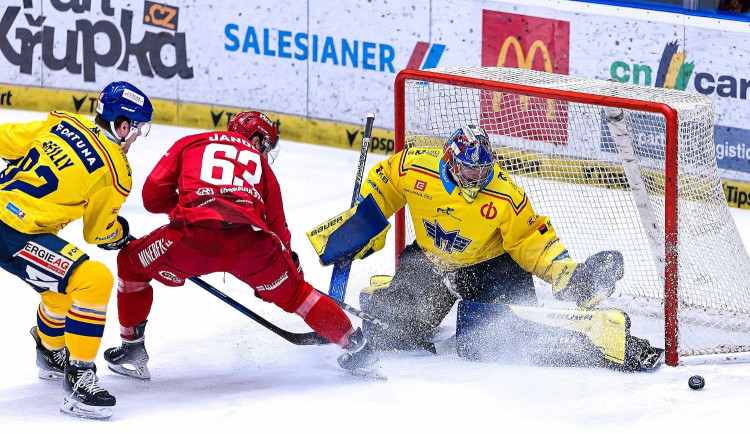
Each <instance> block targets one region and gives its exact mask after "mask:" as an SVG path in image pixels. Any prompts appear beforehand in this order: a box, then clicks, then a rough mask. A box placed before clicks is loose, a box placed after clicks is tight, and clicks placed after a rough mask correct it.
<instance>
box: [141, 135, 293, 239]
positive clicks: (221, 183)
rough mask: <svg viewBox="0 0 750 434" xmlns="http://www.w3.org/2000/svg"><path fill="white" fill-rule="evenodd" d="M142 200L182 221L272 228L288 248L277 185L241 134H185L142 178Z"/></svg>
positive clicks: (149, 207) (151, 208) (148, 206)
mask: <svg viewBox="0 0 750 434" xmlns="http://www.w3.org/2000/svg"><path fill="white" fill-rule="evenodd" d="M143 205H144V207H145V208H146V209H147V210H148V211H150V212H152V213H168V214H169V217H170V220H171V221H172V224H173V225H175V226H184V225H188V224H191V223H196V222H199V221H205V220H209V221H210V220H213V221H221V222H226V223H235V224H249V225H252V226H255V227H256V228H259V229H261V230H263V231H266V232H268V231H271V232H274V233H275V234H276V235H277V236H279V238H281V241H282V242H283V243H284V244H285V245H286V246H287V247H289V241H290V239H291V234H290V233H289V229H288V228H287V224H286V217H285V216H284V207H283V205H282V202H281V189H280V188H279V183H278V181H277V180H276V176H275V175H274V174H273V172H272V171H271V167H270V166H269V165H268V162H266V159H265V158H263V157H262V156H261V155H260V153H258V151H256V150H255V148H253V147H252V145H251V143H250V142H249V141H248V140H247V139H245V137H243V136H242V135H240V134H237V133H233V132H227V131H214V132H208V133H201V134H195V135H192V136H187V137H184V138H182V139H180V140H178V141H177V142H175V144H174V145H172V147H171V148H170V149H169V151H167V152H166V153H165V154H164V156H163V157H162V159H161V160H160V161H159V163H157V165H156V167H154V169H153V170H152V171H151V174H150V175H149V176H148V178H147V179H146V183H145V184H144V186H143Z"/></svg>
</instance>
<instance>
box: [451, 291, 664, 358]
mask: <svg viewBox="0 0 750 434" xmlns="http://www.w3.org/2000/svg"><path fill="white" fill-rule="evenodd" d="M456 339H457V345H458V347H457V351H458V354H459V356H461V357H464V358H469V359H473V360H485V361H501V362H505V363H533V364H543V365H552V366H599V367H609V368H612V369H616V370H623V371H640V370H646V369H653V368H655V367H656V366H658V365H659V364H660V363H661V361H662V360H663V350H661V349H658V348H653V347H651V345H650V344H649V343H648V341H646V340H644V339H639V338H636V337H633V336H631V335H630V319H629V317H628V316H627V314H625V313H624V312H622V311H620V310H617V309H606V310H604V309H602V310H576V309H549V308H541V307H534V306H517V305H508V304H501V305H494V304H485V303H477V302H471V301H465V300H463V301H461V302H460V303H459V306H458V321H457V330H456Z"/></svg>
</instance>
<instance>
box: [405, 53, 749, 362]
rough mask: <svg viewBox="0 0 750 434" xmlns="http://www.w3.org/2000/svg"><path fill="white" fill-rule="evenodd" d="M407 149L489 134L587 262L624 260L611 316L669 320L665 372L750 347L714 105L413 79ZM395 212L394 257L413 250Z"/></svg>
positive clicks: (561, 80)
mask: <svg viewBox="0 0 750 434" xmlns="http://www.w3.org/2000/svg"><path fill="white" fill-rule="evenodd" d="M395 105H396V106H395V112H396V118H395V133H396V150H397V151H398V150H400V149H403V147H404V146H420V147H423V146H426V147H440V146H442V143H443V141H444V140H445V139H446V137H448V136H449V135H450V134H451V133H452V132H453V131H454V130H455V129H456V128H457V127H458V126H461V125H466V124H475V125H481V126H482V127H484V128H485V129H486V130H487V132H488V133H489V135H490V138H491V140H492V145H493V147H494V149H495V152H496V154H497V157H498V160H499V162H500V164H501V165H502V166H503V167H504V168H505V169H506V170H507V171H508V172H509V173H510V174H511V176H513V179H514V181H515V182H516V183H517V184H519V185H520V186H521V187H523V188H524V190H525V191H526V193H527V195H528V196H529V200H530V201H531V204H532V206H533V207H534V210H535V211H536V212H537V213H539V214H543V215H546V216H548V217H549V218H550V219H551V222H552V223H553V224H554V226H555V229H556V231H557V233H558V235H559V236H560V238H561V240H562V241H563V244H565V245H566V246H567V247H568V249H569V250H570V254H571V256H572V257H573V258H574V259H576V260H584V259H585V258H587V257H588V256H589V255H591V254H593V253H596V252H598V251H601V250H613V249H616V250H619V251H621V252H622V253H623V255H624V257H625V277H624V278H623V279H622V280H621V281H620V282H618V284H617V290H616V292H615V294H614V295H613V296H612V297H611V298H610V300H608V302H607V306H615V307H620V308H622V309H623V310H625V311H626V312H629V313H631V314H649V315H655V316H657V317H661V318H663V320H664V332H665V334H664V336H665V347H666V350H667V363H668V364H669V365H676V364H677V363H678V361H679V359H680V357H683V356H694V355H707V354H721V353H730V352H744V351H748V350H750V279H748V270H750V259H748V255H747V252H746V251H745V248H744V246H743V244H742V241H741V239H740V236H739V234H738V231H737V227H736V226H735V223H734V220H733V219H732V216H731V213H730V211H729V207H728V205H727V201H726V198H725V196H724V191H723V187H722V184H721V180H720V178H719V174H718V168H717V165H716V156H715V151H714V142H713V121H714V106H713V101H712V100H711V99H710V98H709V97H706V96H704V95H701V94H697V93H693V92H686V91H678V90H673V89H663V88H653V87H643V86H636V85H629V84H622V83H616V82H611V81H604V80H595V79H586V78H578V77H571V76H567V75H559V74H551V73H546V72H540V71H532V70H524V69H514V68H495V67H465V68H464V67H462V68H438V69H431V70H425V71H416V70H405V71H402V72H401V73H399V74H398V76H397V78H396V84H395ZM411 227H412V226H411V222H409V223H406V222H405V214H404V211H403V210H402V211H401V212H399V213H398V214H397V216H396V254H398V252H400V251H401V250H402V249H403V247H404V245H405V243H406V242H411V241H412V240H413V237H414V235H413V229H411Z"/></svg>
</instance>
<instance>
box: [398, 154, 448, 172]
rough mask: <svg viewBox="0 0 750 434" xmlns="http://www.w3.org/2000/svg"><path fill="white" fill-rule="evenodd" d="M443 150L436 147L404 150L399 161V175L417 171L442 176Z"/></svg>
mask: <svg viewBox="0 0 750 434" xmlns="http://www.w3.org/2000/svg"><path fill="white" fill-rule="evenodd" d="M442 155H443V151H442V150H440V149H436V148H409V149H407V150H406V151H404V152H403V154H402V156H401V160H400V161H399V176H405V175H406V173H407V172H409V171H416V172H420V173H424V174H427V175H432V176H434V177H440V172H439V171H440V159H441V158H442Z"/></svg>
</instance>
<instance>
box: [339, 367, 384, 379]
mask: <svg viewBox="0 0 750 434" xmlns="http://www.w3.org/2000/svg"><path fill="white" fill-rule="evenodd" d="M344 371H345V372H346V373H347V374H349V375H351V376H352V377H354V378H362V379H365V380H373V381H388V377H386V376H385V374H383V372H382V371H380V369H379V368H372V367H370V368H356V369H345V370H344Z"/></svg>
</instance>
